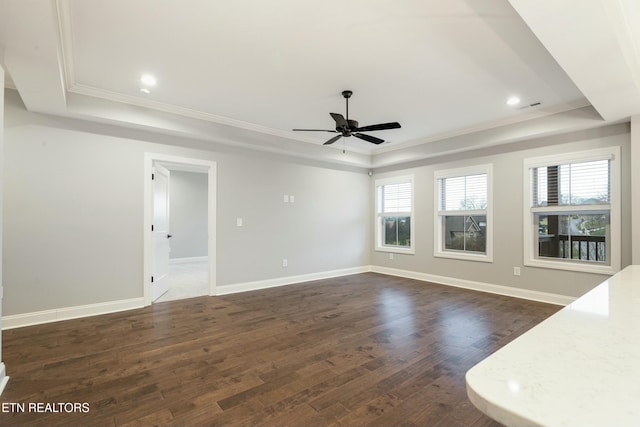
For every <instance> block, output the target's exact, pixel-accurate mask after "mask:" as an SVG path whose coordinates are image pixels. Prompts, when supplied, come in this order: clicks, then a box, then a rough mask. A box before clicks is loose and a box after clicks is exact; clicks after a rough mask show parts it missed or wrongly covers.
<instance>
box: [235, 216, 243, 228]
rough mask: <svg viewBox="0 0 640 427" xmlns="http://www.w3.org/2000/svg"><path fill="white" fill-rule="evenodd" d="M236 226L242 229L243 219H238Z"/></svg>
mask: <svg viewBox="0 0 640 427" xmlns="http://www.w3.org/2000/svg"><path fill="white" fill-rule="evenodd" d="M236 225H237V226H238V227H242V218H236Z"/></svg>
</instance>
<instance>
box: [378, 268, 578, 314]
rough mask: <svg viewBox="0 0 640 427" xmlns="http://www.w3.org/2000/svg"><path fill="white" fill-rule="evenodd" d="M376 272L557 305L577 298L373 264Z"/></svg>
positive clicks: (569, 302) (568, 302)
mask: <svg viewBox="0 0 640 427" xmlns="http://www.w3.org/2000/svg"><path fill="white" fill-rule="evenodd" d="M370 271H372V272H374V273H380V274H388V275H390V276H398V277H406V278H408V279H415V280H422V281H425V282H432V283H438V284H440V285H448V286H455V287H456V288H464V289H471V290H474V291H481V292H487V293H490V294H498V295H505V296H508V297H514V298H522V299H528V300H532V301H539V302H546V303H549V304H556V305H569V304H571V303H572V302H573V301H575V300H576V298H575V297H570V296H566V295H558V294H551V293H547V292H538V291H531V290H528V289H520V288H514V287H511V286H501V285H492V284H490V283H484V282H476V281H473V280H466V279H456V278H454V277H446V276H437V275H435V274H428V273H419V272H416V271H408V270H400V269H397V268H389V267H380V266H377V265H374V266H371V270H370Z"/></svg>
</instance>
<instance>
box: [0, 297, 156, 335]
mask: <svg viewBox="0 0 640 427" xmlns="http://www.w3.org/2000/svg"><path fill="white" fill-rule="evenodd" d="M144 306H145V304H144V298H142V297H140V298H132V299H126V300H120V301H109V302H101V303H97V304H87V305H79V306H75V307H64V308H56V309H53V310H43V311H36V312H33V313H24V314H15V315H12V316H2V329H3V330H5V329H13V328H21V327H23V326H32V325H40V324H43V323H50V322H57V321H59V320H70V319H77V318H80V317H89V316H96V315H99V314H108V313H115V312H118V311H125V310H132V309H134V308H142V307H144Z"/></svg>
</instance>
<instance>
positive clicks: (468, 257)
mask: <svg viewBox="0 0 640 427" xmlns="http://www.w3.org/2000/svg"><path fill="white" fill-rule="evenodd" d="M433 256H434V257H436V258H450V259H458V260H463V261H477V262H493V257H492V256H490V255H481V254H470V253H458V252H443V251H435V252H434V254H433Z"/></svg>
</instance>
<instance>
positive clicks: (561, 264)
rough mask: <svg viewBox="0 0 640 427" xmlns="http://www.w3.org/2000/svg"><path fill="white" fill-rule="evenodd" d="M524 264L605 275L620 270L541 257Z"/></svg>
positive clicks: (526, 261) (606, 266) (614, 267)
mask: <svg viewBox="0 0 640 427" xmlns="http://www.w3.org/2000/svg"><path fill="white" fill-rule="evenodd" d="M524 265H526V266H529V267H540V268H550V269H554V270H567V271H577V272H580V273H593V274H605V275H607V276H613V275H614V274H616V273H617V272H618V271H620V268H619V267H616V266H612V265H594V264H582V263H576V262H569V261H551V260H549V261H548V260H542V259H529V260H525V261H524Z"/></svg>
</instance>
